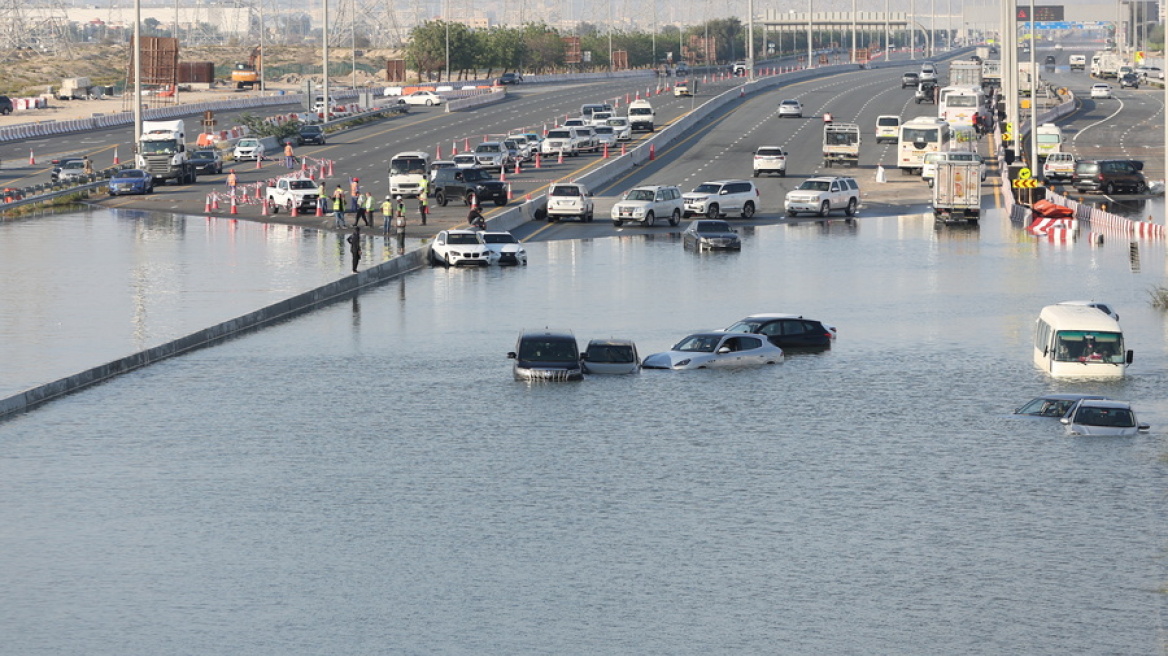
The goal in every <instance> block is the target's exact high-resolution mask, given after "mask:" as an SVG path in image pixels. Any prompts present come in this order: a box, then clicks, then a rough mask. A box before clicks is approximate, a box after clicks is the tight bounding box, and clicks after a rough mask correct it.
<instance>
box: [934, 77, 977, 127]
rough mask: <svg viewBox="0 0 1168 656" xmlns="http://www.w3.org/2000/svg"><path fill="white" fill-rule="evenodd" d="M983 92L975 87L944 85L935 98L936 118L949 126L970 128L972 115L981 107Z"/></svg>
mask: <svg viewBox="0 0 1168 656" xmlns="http://www.w3.org/2000/svg"><path fill="white" fill-rule="evenodd" d="M984 100H985V94H984V93H983V92H982V90H981V89H978V88H975V87H945V88H944V89H941V93H940V95H939V97H938V100H937V118H939V119H941V120H942V121H945V122H946V123H948V124H949V127H951V128H954V129H957V128H972V127H973V115H974V114H977V113H979V112H983V111H985V110H984V109H982V105H983V104H984Z"/></svg>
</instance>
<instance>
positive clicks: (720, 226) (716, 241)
mask: <svg viewBox="0 0 1168 656" xmlns="http://www.w3.org/2000/svg"><path fill="white" fill-rule="evenodd" d="M681 245H682V247H683V248H692V249H694V250H695V251H705V250H724V251H739V250H742V240H741V239H739V238H738V233H737V232H734V229H733V228H731V227H730V224H729V223H727V222H726V221H721V220H714V219H701V220H698V221H693V222H691V223H690V224H689V227H688V228H686V229H685V232H683V233H681Z"/></svg>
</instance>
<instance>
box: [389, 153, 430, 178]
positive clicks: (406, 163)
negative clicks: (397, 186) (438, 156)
mask: <svg viewBox="0 0 1168 656" xmlns="http://www.w3.org/2000/svg"><path fill="white" fill-rule="evenodd" d="M425 172H426V160H424V159H422V158H420V157H395V158H393V159H391V160H389V174H390V175H421V174H423V173H425Z"/></svg>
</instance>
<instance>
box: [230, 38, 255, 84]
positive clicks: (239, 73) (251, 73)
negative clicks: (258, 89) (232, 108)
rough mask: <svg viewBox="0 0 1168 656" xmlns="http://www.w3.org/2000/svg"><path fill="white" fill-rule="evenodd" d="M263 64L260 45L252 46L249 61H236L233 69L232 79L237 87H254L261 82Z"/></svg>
mask: <svg viewBox="0 0 1168 656" xmlns="http://www.w3.org/2000/svg"><path fill="white" fill-rule="evenodd" d="M261 66H263V61H262V55H261V53H260V47H259V46H256V47H254V48H252V50H251V55H250V56H248V58H247V63H246V64H245V63H243V62H235V68H234V69H233V70H232V71H231V81H232V82H234V83H235V88H236V89H244V88H247V89H252V88H254V87H255V85H257V84H259V82H260V73H259V67H261Z"/></svg>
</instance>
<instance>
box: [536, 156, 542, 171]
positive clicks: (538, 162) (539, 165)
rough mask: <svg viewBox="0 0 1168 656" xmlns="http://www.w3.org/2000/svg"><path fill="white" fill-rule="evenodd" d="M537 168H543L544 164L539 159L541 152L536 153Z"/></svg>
mask: <svg viewBox="0 0 1168 656" xmlns="http://www.w3.org/2000/svg"><path fill="white" fill-rule="evenodd" d="M535 168H537V169H542V168H543V165H542V164H540V161H539V153H536V154H535Z"/></svg>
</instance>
